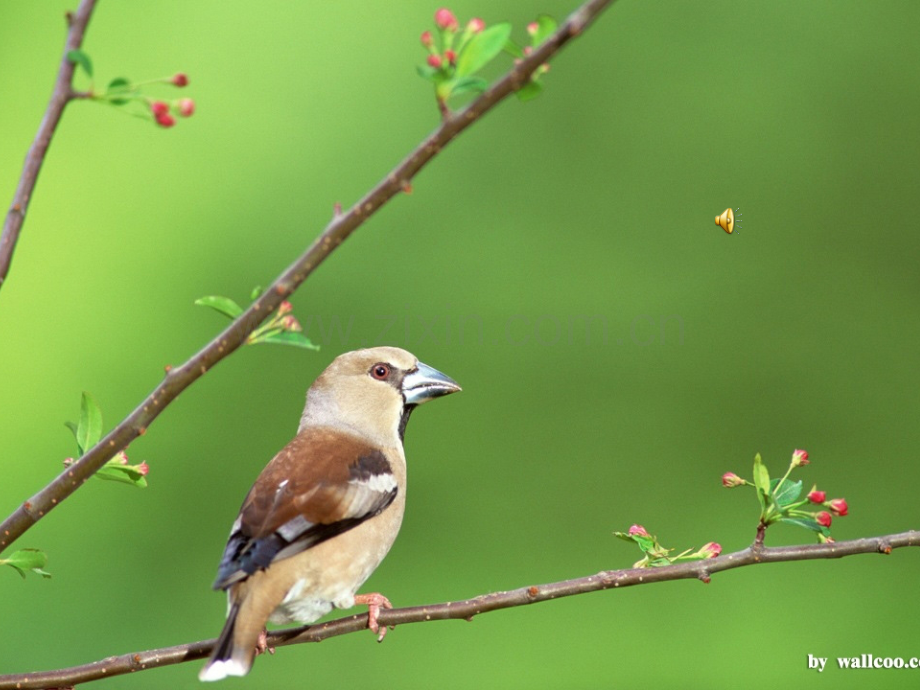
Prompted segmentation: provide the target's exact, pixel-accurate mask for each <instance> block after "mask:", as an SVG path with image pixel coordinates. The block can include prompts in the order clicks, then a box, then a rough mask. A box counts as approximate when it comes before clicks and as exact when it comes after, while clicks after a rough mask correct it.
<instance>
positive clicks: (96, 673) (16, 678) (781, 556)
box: [0, 530, 920, 690]
mask: <svg viewBox="0 0 920 690" xmlns="http://www.w3.org/2000/svg"><path fill="white" fill-rule="evenodd" d="M909 546H920V531H918V530H909V531H907V532H901V533H900V534H889V535H885V536H882V537H867V538H865V539H853V540H851V541H841V542H831V543H828V544H807V545H800V546H773V547H764V546H759V545H756V544H755V545H753V546H750V547H748V548H746V549H744V550H742V551H736V552H735V553H729V554H725V555H724V556H721V557H719V558H713V559H710V560H704V561H685V562H682V563H677V564H674V565H668V566H663V567H660V568H629V569H626V570H606V571H602V572H600V573H597V574H596V575H589V576H587V577H580V578H577V579H574V580H564V581H562V582H553V583H550V584H545V585H533V586H530V587H521V588H520V589H513V590H510V591H507V592H495V593H492V594H483V595H481V596H478V597H475V598H473V599H466V600H465V601H449V602H445V603H442V604H432V605H429V606H412V607H409V608H403V609H389V610H382V611H381V612H380V615H379V617H378V620H379V622H380V625H386V626H395V625H405V624H408V623H425V622H428V621H436V620H453V619H464V620H470V621H471V620H472V619H473V617H474V616H478V615H479V614H482V613H488V612H489V611H497V610H499V609H508V608H514V607H516V606H524V605H526V604H536V603H538V602H542V601H549V600H551V599H559V598H561V597H569V596H574V595H577V594H586V593H588V592H597V591H599V590H605V589H620V588H623V587H631V586H633V585H647V584H651V583H653V582H667V581H671V580H684V579H697V580H701V581H703V582H706V583H708V582H709V581H710V578H711V577H712V575H713V573H718V572H721V571H723V570H732V569H734V568H741V567H744V566H750V565H756V564H758V563H782V562H785V561H805V560H816V559H821V558H843V557H845V556H854V555H856V554H861V553H882V554H890V553H891V551H892V550H893V549H898V548H903V547H909ZM366 628H367V615H366V614H365V615H355V616H346V617H345V618H338V619H336V620H333V621H329V622H328V623H319V624H316V625H307V626H302V627H299V628H289V629H286V630H277V631H274V632H270V633H269V634H268V645H269V647H283V646H286V645H292V644H302V643H305V642H320V641H322V640H325V639H328V638H330V637H338V636H339V635H346V634H348V633H353V632H357V631H359V630H364V629H366ZM214 643H215V640H203V641H201V642H191V643H188V644H180V645H176V646H174V647H164V648H162V649H152V650H148V651H145V652H136V653H132V654H121V655H119V656H111V657H107V658H105V659H101V660H100V661H94V662H92V663H89V664H83V665H82V666H73V667H71V668H64V669H60V670H57V671H41V672H37V673H22V674H11V675H6V676H0V690H13V689H14V688H15V689H17V690H18V689H21V690H27V689H28V688H48V687H65V686H73V685H75V684H77V683H86V682H88V681H91V680H98V679H100V678H109V677H111V676H118V675H122V674H125V673H134V672H137V671H145V670H149V669H152V668H159V667H160V666H172V665H173V664H181V663H184V662H186V661H194V660H195V659H203V658H204V657H206V656H208V654H210V652H211V649H212V648H213V646H214Z"/></svg>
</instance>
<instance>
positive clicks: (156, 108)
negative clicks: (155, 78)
mask: <svg viewBox="0 0 920 690" xmlns="http://www.w3.org/2000/svg"><path fill="white" fill-rule="evenodd" d="M150 112H152V113H153V116H154V117H159V116H160V115H166V114H168V113H169V104H168V103H164V102H163V101H153V103H151V104H150Z"/></svg>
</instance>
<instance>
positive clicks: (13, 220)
mask: <svg viewBox="0 0 920 690" xmlns="http://www.w3.org/2000/svg"><path fill="white" fill-rule="evenodd" d="M95 5H96V0H83V2H81V3H80V7H79V9H77V12H76V14H70V13H68V14H67V21H68V23H69V24H70V29H69V30H68V32H67V40H66V42H65V43H64V55H63V57H62V58H61V66H60V67H59V68H58V75H57V80H56V81H55V82H54V91H52V93H51V100H50V101H48V109H47V110H45V116H44V118H42V123H41V125H40V126H39V128H38V133H37V134H36V135H35V140H34V141H33V142H32V146H31V147H30V148H29V152H28V153H27V154H26V161H25V165H23V168H22V175H21V176H20V178H19V185H18V186H17V187H16V193H15V194H14V195H13V203H12V204H11V205H10V210H9V211H8V212H7V214H6V220H5V221H4V222H3V234H2V235H0V287H3V282H4V281H5V280H6V276H7V274H8V273H9V271H10V264H11V263H12V261H13V251H15V249H16V241H17V240H18V239H19V231H20V230H22V223H23V221H24V220H25V218H26V211H27V210H28V208H29V201H31V200H32V191H33V190H34V189H35V183H36V181H37V180H38V172H39V170H41V167H42V163H44V162H45V154H47V153H48V147H49V146H50V145H51V137H52V136H53V135H54V130H55V129H56V128H57V126H58V122H60V120H61V115H62V114H63V113H64V106H66V105H67V104H68V103H70V101H72V100H73V99H74V94H73V89H72V88H71V82H72V80H73V73H74V63H72V62H71V61H70V60H68V59H67V53H69V52H70V51H71V50H78V49H79V48H80V46H81V45H82V43H83V35H84V33H86V25H87V24H89V19H90V17H91V16H92V14H93V8H94V7H95Z"/></svg>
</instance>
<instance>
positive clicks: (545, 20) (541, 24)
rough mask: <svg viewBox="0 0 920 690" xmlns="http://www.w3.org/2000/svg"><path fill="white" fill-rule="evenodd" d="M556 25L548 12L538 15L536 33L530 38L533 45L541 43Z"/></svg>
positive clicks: (557, 25)
mask: <svg viewBox="0 0 920 690" xmlns="http://www.w3.org/2000/svg"><path fill="white" fill-rule="evenodd" d="M558 27H559V24H558V22H557V21H556V20H555V19H553V18H552V17H550V16H549V15H548V14H541V15H539V16H538V17H537V33H535V34H534V35H533V38H532V41H533V45H534V47H536V46H538V45H540V44H541V43H543V41H545V40H546V39H547V38H549V37H550V35H552V33H553V32H554V31H555V30H556V29H557V28H558Z"/></svg>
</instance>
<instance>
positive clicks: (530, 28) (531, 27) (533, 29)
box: [527, 22, 540, 36]
mask: <svg viewBox="0 0 920 690" xmlns="http://www.w3.org/2000/svg"><path fill="white" fill-rule="evenodd" d="M539 30H540V25H539V24H537V23H536V22H530V24H528V25H527V33H529V34H530V35H531V36H536V35H537V32H538V31H539Z"/></svg>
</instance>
